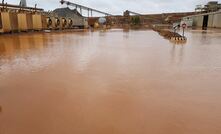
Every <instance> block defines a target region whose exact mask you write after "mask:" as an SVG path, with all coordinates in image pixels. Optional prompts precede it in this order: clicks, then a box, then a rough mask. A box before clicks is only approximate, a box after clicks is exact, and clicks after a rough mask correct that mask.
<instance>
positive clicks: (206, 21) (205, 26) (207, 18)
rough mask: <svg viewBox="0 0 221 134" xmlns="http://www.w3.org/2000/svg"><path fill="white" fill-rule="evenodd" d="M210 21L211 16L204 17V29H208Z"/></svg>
mask: <svg viewBox="0 0 221 134" xmlns="http://www.w3.org/2000/svg"><path fill="white" fill-rule="evenodd" d="M208 21H209V15H205V16H203V29H207V27H208Z"/></svg>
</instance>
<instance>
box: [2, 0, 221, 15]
mask: <svg viewBox="0 0 221 134" xmlns="http://www.w3.org/2000/svg"><path fill="white" fill-rule="evenodd" d="M5 1H7V2H8V3H13V4H18V3H19V0H5ZM69 1H72V2H73V1H74V2H76V3H78V4H82V5H85V6H88V7H92V8H96V9H98V10H101V11H105V12H108V13H111V14H123V11H125V10H131V11H134V12H138V13H145V14H151V13H165V12H186V11H194V8H195V6H196V5H198V4H206V3H207V2H208V1H209V0H185V1H182V0H69ZM218 1H219V2H221V0H218ZM27 3H28V5H29V6H34V5H35V4H37V5H38V7H41V8H44V9H45V10H53V9H55V8H58V7H62V6H61V5H60V3H59V0H27Z"/></svg>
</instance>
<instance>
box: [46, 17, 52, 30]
mask: <svg viewBox="0 0 221 134" xmlns="http://www.w3.org/2000/svg"><path fill="white" fill-rule="evenodd" d="M46 23H47V29H49V30H50V29H53V25H52V23H53V22H52V17H47V18H46Z"/></svg>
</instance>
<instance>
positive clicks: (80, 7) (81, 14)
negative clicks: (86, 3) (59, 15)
mask: <svg viewBox="0 0 221 134" xmlns="http://www.w3.org/2000/svg"><path fill="white" fill-rule="evenodd" d="M80 13H81V15H82V7H80Z"/></svg>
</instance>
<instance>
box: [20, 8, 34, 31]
mask: <svg viewBox="0 0 221 134" xmlns="http://www.w3.org/2000/svg"><path fill="white" fill-rule="evenodd" d="M32 29H33V20H32V14H31V13H28V12H27V13H18V30H19V31H29V30H32Z"/></svg>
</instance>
